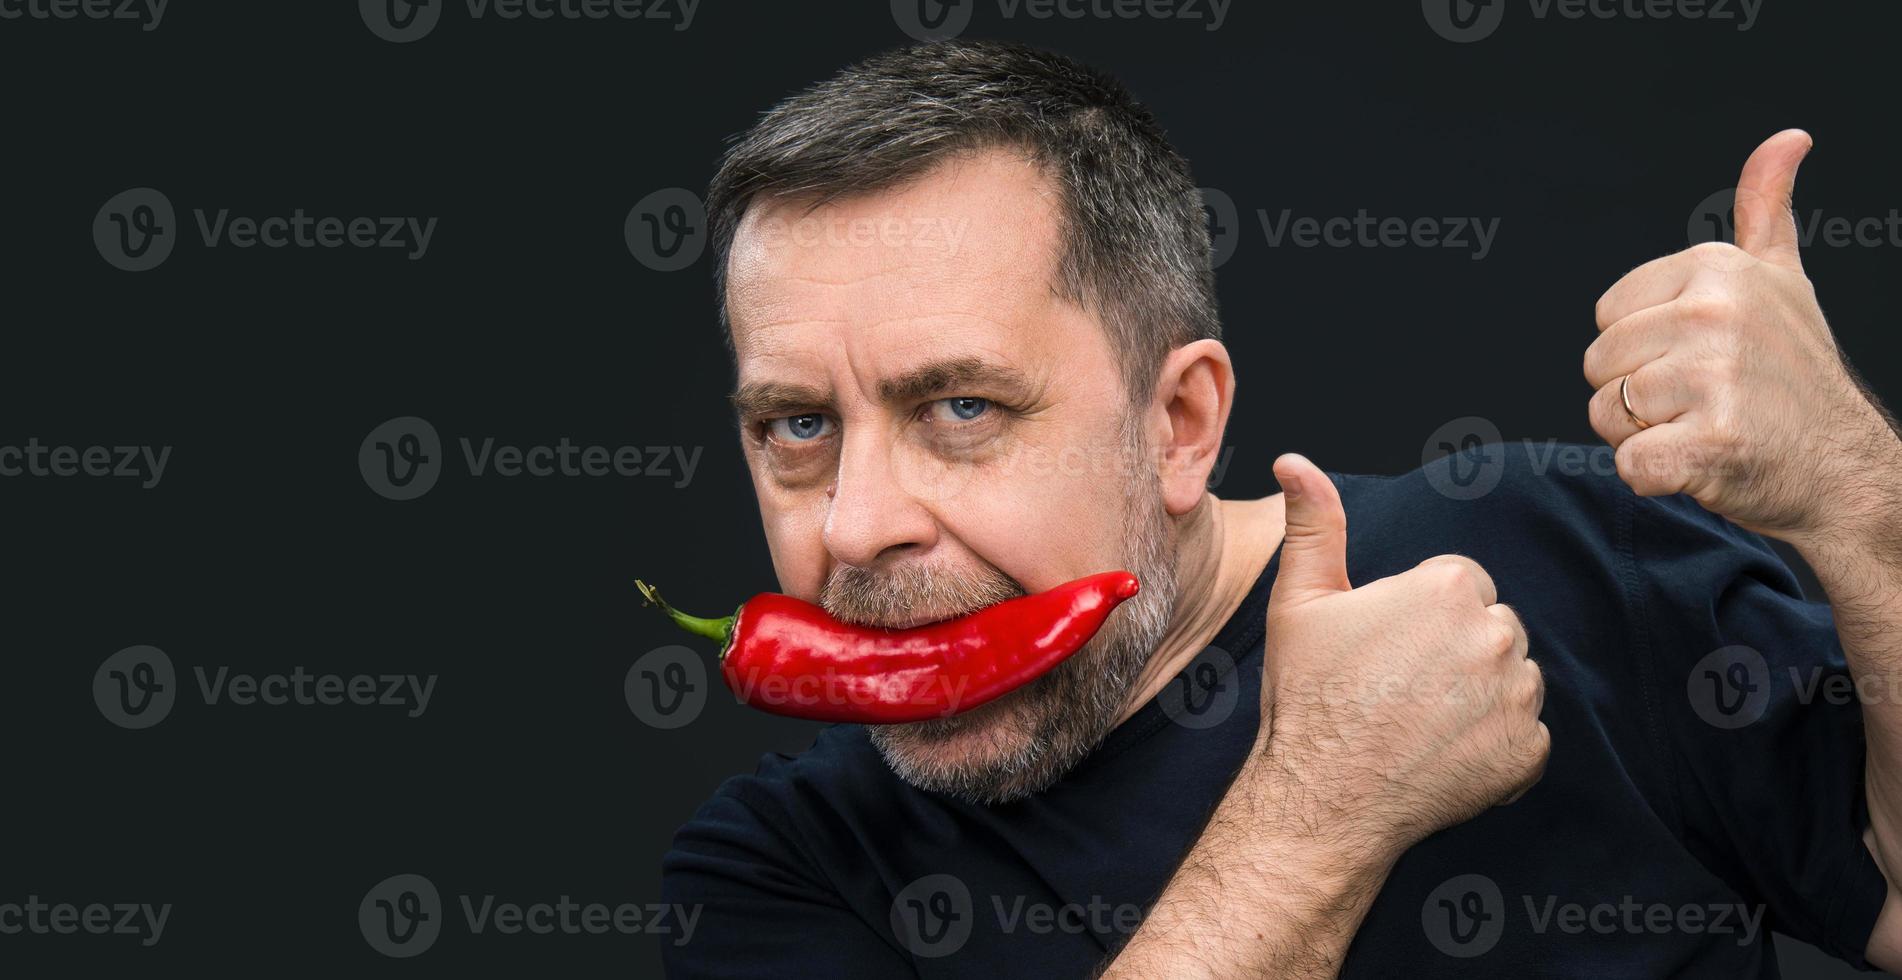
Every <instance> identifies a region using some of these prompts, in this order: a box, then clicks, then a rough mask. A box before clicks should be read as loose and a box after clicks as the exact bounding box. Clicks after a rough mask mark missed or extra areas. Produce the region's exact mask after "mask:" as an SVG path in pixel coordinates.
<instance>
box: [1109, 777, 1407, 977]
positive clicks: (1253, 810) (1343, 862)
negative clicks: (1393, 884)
mask: <svg viewBox="0 0 1902 980" xmlns="http://www.w3.org/2000/svg"><path fill="white" fill-rule="evenodd" d="M1399 852H1400V849H1399V848H1397V847H1395V846H1393V845H1392V844H1390V843H1388V842H1387V841H1385V840H1382V839H1380V838H1379V837H1378V836H1377V835H1373V834H1369V833H1364V832H1361V831H1358V830H1356V829H1354V824H1353V821H1352V819H1351V818H1350V817H1349V816H1348V815H1336V814H1332V813H1329V812H1326V810H1325V808H1324V807H1323V806H1321V805H1318V804H1317V802H1316V800H1315V799H1314V798H1313V797H1312V796H1311V795H1310V794H1308V793H1307V792H1305V790H1304V788H1303V787H1302V784H1301V782H1300V780H1299V777H1298V776H1297V775H1295V774H1294V773H1292V772H1290V771H1289V768H1288V767H1287V766H1285V765H1283V764H1281V763H1279V762H1276V761H1273V760H1270V759H1267V758H1265V757H1264V758H1258V759H1255V760H1251V761H1250V763H1249V764H1248V765H1247V766H1246V767H1244V769H1243V771H1242V773H1241V774H1240V775H1239V776H1237V777H1236V780H1235V782H1234V784H1233V785H1232V786H1231V788H1230V790H1229V792H1228V794H1227V795H1226V796H1225V797H1224V798H1223V799H1222V802H1221V803H1220V804H1219V805H1218V806H1217V807H1216V809H1215V812H1214V814H1213V815H1212V816H1211V818H1210V820H1209V823H1208V827H1207V828H1206V829H1205V830H1204V831H1203V833H1202V836H1201V838H1200V839H1199V840H1197V841H1196V843H1195V846H1194V847H1192V848H1191V849H1190V851H1189V854H1188V856H1187V857H1186V858H1185V859H1184V860H1183V862H1182V865H1181V867H1180V868H1178V869H1177V871H1176V874H1175V876H1174V877H1173V878H1171V879H1170V881H1169V885H1168V887H1167V888H1166V889H1164V891H1163V893H1162V896H1161V897H1160V898H1158V899H1157V900H1156V903H1155V905H1154V906H1153V907H1152V908H1151V910H1150V912H1149V915H1148V917H1147V918H1146V919H1145V920H1144V921H1143V925H1142V928H1141V929H1139V930H1138V931H1137V932H1136V934H1135V935H1134V936H1132V937H1130V940H1129V942H1128V943H1127V944H1126V945H1125V946H1124V947H1123V949H1122V951H1121V952H1120V953H1119V954H1118V955H1117V956H1116V958H1115V959H1114V960H1113V961H1112V962H1110V963H1109V964H1107V965H1106V967H1105V968H1104V970H1103V972H1102V973H1101V974H1100V976H1102V977H1104V978H1116V980H1120V978H1126V977H1156V976H1169V977H1191V978H1194V977H1234V976H1273V977H1278V978H1280V977H1333V976H1336V975H1337V974H1338V972H1339V970H1340V966H1341V961H1342V960H1343V959H1344V958H1345V957H1346V955H1347V948H1348V946H1349V944H1351V943H1352V942H1353V939H1354V933H1355V932H1356V931H1357V930H1359V928H1360V923H1361V920H1362V919H1363V918H1365V917H1366V915H1367V909H1368V908H1369V907H1370V906H1371V905H1372V904H1373V901H1374V896H1375V895H1377V894H1378V893H1379V891H1380V887H1381V885H1382V884H1383V883H1384V882H1385V881H1386V878H1387V873H1388V872H1389V871H1390V870H1391V869H1392V867H1393V862H1394V861H1395V860H1396V859H1397V858H1398V856H1399Z"/></svg>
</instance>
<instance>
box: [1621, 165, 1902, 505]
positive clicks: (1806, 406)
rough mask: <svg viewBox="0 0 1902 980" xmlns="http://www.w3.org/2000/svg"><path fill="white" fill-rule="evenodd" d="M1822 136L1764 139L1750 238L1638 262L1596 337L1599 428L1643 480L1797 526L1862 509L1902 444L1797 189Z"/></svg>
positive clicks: (1652, 489) (1746, 211)
mask: <svg viewBox="0 0 1902 980" xmlns="http://www.w3.org/2000/svg"><path fill="white" fill-rule="evenodd" d="M1809 149H1810V137H1809V134H1807V133H1804V132H1803V131H1802V130H1799V129H1789V130H1784V131H1783V132H1781V133H1778V134H1776V135H1775V136H1772V137H1770V138H1769V139H1768V140H1766V141H1764V143H1763V145H1762V146H1759V147H1757V150H1756V152H1755V153H1752V154H1751V155H1750V159H1749V160H1748V161H1747V162H1746V163H1745V164H1744V168H1743V176H1742V177H1741V178H1739V180H1738V183H1737V199H1736V206H1735V219H1736V221H1735V224H1736V231H1737V244H1736V245H1734V246H1732V245H1727V244H1724V243H1721V242H1711V243H1706V244H1703V245H1697V246H1694V247H1692V248H1689V249H1686V250H1684V251H1682V252H1679V253H1677V254H1675V255H1669V256H1666V257H1664V258H1661V259H1657V260H1655V261H1652V262H1649V263H1646V264H1644V265H1641V266H1639V267H1638V268H1636V269H1634V270H1632V271H1631V272H1630V273H1628V274H1626V275H1625V277H1624V278H1623V279H1620V280H1618V282H1617V284H1615V285H1613V286H1612V287H1611V289H1610V290H1608V291H1606V293H1605V295H1604V296H1602V297H1600V298H1599V300H1598V308H1597V320H1598V329H1599V330H1600V333H1599V336H1598V339H1597V340H1596V341H1594V342H1593V343H1592V345H1591V347H1590V348H1588V349H1587V350H1586V351H1585V379H1586V380H1587V381H1588V382H1590V383H1591V384H1592V386H1593V387H1595V388H1597V389H1598V390H1597V393H1596V394H1595V395H1593V397H1592V400H1591V406H1590V415H1591V422H1592V428H1593V429H1596V430H1597V431H1598V434H1599V435H1600V436H1603V437H1604V439H1605V441H1606V442H1608V443H1610V444H1611V445H1612V446H1613V447H1614V448H1615V449H1616V450H1617V454H1616V462H1617V467H1618V475H1619V476H1620V478H1622V479H1623V480H1624V481H1625V483H1626V484H1627V485H1629V486H1630V487H1631V489H1632V490H1634V491H1635V492H1637V493H1639V494H1641V495H1644V496H1654V495H1659V494H1672V493H1685V494H1689V495H1690V496H1691V497H1692V498H1694V499H1695V500H1696V501H1697V502H1698V503H1699V504H1702V505H1703V506H1704V508H1705V509H1706V510H1709V511H1711V512H1713V513H1716V514H1721V515H1722V516H1724V517H1726V518H1728V519H1730V520H1731V521H1732V522H1734V523H1736V524H1738V525H1741V526H1742V527H1744V528H1747V529H1749V530H1752V531H1756V532H1759V533H1762V534H1770V535H1773V536H1777V537H1781V538H1784V539H1785V540H1789V541H1792V542H1800V541H1801V539H1803V538H1805V537H1808V536H1813V535H1815V534H1817V533H1819V532H1826V531H1829V530H1831V529H1834V528H1837V527H1839V526H1840V525H1842V524H1843V522H1845V521H1848V520H1851V518H1852V514H1853V511H1854V509H1855V508H1856V507H1858V506H1861V505H1862V501H1863V499H1864V498H1865V497H1866V494H1862V493H1859V492H1858V490H1859V489H1860V488H1861V486H1862V485H1863V484H1865V483H1867V482H1868V480H1869V478H1870V474H1869V472H1868V467H1869V461H1868V460H1869V457H1870V456H1872V455H1875V456H1878V457H1879V458H1883V459H1893V458H1896V457H1897V455H1898V454H1897V453H1896V452H1895V450H1894V448H1893V447H1894V446H1895V443H1896V437H1895V433H1894V431H1893V430H1891V429H1890V428H1889V425H1888V423H1887V421H1886V420H1885V419H1884V418H1883V416H1882V413H1881V410H1880V409H1878V408H1877V407H1876V406H1875V404H1874V403H1873V402H1871V400H1870V399H1869V398H1868V397H1867V396H1866V395H1865V393H1864V391H1863V389H1862V388H1861V386H1860V385H1859V384H1857V382H1856V380H1855V379H1854V377H1853V376H1852V375H1851V373H1850V371H1849V368H1848V366H1847V364H1845V362H1844V361H1843V358H1842V355H1841V353H1840V352H1839V350H1838V349H1837V346H1836V340H1835V338H1834V337H1833V336H1831V334H1830V330H1829V324H1828V323H1826V322H1825V321H1824V319H1823V311H1822V308H1821V307H1819V306H1818V305H1817V302H1816V291H1815V289H1814V288H1813V287H1812V286H1811V284H1810V281H1809V278H1808V277H1807V276H1805V275H1804V274H1803V266H1802V263H1801V261H1800V260H1799V259H1798V256H1797V235H1796V219H1795V216H1794V215H1793V213H1792V211H1791V195H1792V194H1793V193H1794V189H1795V185H1796V169H1797V165H1798V164H1800V163H1801V162H1802V161H1803V157H1804V155H1806V154H1807V153H1808V152H1809ZM1627 375H1629V381H1628V382H1625V383H1626V384H1628V386H1629V388H1628V394H1629V398H1630V400H1631V412H1630V413H1627V412H1626V411H1625V405H1624V401H1623V399H1622V398H1621V395H1620V383H1621V381H1623V380H1624V379H1625V378H1626V376H1627ZM1632 415H1636V416H1637V417H1638V418H1639V419H1642V420H1644V421H1645V422H1647V423H1649V427H1648V428H1647V427H1642V426H1640V425H1639V424H1638V423H1637V422H1636V421H1633V419H1632ZM1885 477H1886V478H1888V479H1891V480H1893V479H1894V477H1892V476H1887V475H1886V474H1885Z"/></svg>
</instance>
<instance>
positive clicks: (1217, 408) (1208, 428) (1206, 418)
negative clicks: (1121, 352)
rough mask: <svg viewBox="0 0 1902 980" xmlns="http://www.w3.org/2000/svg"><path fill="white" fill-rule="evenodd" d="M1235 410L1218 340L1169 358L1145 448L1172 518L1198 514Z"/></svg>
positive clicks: (1231, 376) (1230, 372)
mask: <svg viewBox="0 0 1902 980" xmlns="http://www.w3.org/2000/svg"><path fill="white" fill-rule="evenodd" d="M1234 404H1235V366H1234V364H1233V362H1231V361H1230V360H1229V357H1228V348H1227V347H1226V346H1224V345H1223V344H1222V342H1221V341H1219V340H1197V341H1195V342H1193V343H1189V344H1185V345H1183V346H1181V347H1178V348H1176V349H1175V350H1173V351H1170V352H1169V356H1168V357H1167V358H1165V359H1164V360H1163V362H1162V371H1161V373H1160V374H1159V375H1158V376H1157V379H1156V391H1155V394H1154V395H1153V396H1152V397H1151V400H1150V403H1149V411H1148V425H1149V445H1150V447H1151V451H1152V453H1153V456H1152V459H1153V461H1154V463H1155V465H1156V473H1157V477H1158V478H1159V479H1160V480H1161V484H1162V496H1163V504H1164V506H1166V507H1167V508H1168V509H1169V514H1170V516H1172V517H1173V516H1181V515H1183V514H1186V513H1188V512H1189V511H1191V510H1194V509H1195V508H1196V505H1198V504H1200V503H1201V502H1202V499H1203V498H1204V497H1206V496H1207V495H1208V492H1209V474H1210V473H1211V472H1213V471H1214V469H1215V466H1216V464H1217V463H1218V462H1220V461H1221V460H1220V456H1221V451H1222V433H1223V432H1224V431H1226V430H1227V428H1228V413H1229V409H1230V408H1232V407H1234Z"/></svg>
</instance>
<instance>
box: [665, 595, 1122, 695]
mask: <svg viewBox="0 0 1902 980" xmlns="http://www.w3.org/2000/svg"><path fill="white" fill-rule="evenodd" d="M634 584H635V585H637V586H639V587H640V590H641V595H643V596H645V597H647V599H648V600H650V601H652V602H653V603H655V604H657V605H659V606H660V608H661V611H662V612H665V613H666V614H667V615H668V616H669V617H671V618H672V619H673V621H674V622H675V624H677V625H679V626H680V628H681V629H684V630H686V631H687V632H689V633H693V634H695V635H697V636H705V637H708V638H710V639H715V640H719V641H720V673H721V675H722V676H724V677H725V678H726V684H727V687H728V689H730V690H731V691H732V692H733V693H734V694H735V695H737V696H738V697H739V699H740V700H741V701H742V702H744V703H746V704H749V705H752V706H753V707H755V708H759V709H760V710H762V711H768V712H771V713H773V714H778V715H789V716H791V717H794V718H810V719H813V720H816V721H844V722H862V723H866V724H874V725H888V724H894V723H898V722H907V721H922V720H924V719H927V718H943V717H946V716H949V715H954V714H958V713H959V712H963V711H969V710H971V709H972V708H975V707H978V706H979V705H982V704H985V703H987V702H989V701H991V700H993V699H996V698H998V697H1001V696H1003V695H1005V694H1009V693H1010V692H1011V691H1014V690H1016V689H1017V688H1018V687H1020V686H1022V685H1024V684H1027V683H1029V682H1031V681H1033V680H1036V679H1037V678H1038V677H1041V676H1043V674H1044V672H1045V671H1048V670H1049V669H1050V668H1052V667H1055V666H1056V665H1057V664H1059V663H1061V662H1063V660H1064V658H1066V657H1068V656H1070V655H1071V654H1073V653H1075V652H1076V651H1077V650H1078V649H1079V648H1081V647H1082V646H1083V644H1084V643H1086V642H1088V641H1089V639H1090V637H1092V636H1095V635H1096V631H1097V630H1098V629H1101V628H1102V626H1103V621H1104V620H1106V619H1108V618H1109V614H1110V610H1112V609H1115V608H1116V606H1117V605H1118V604H1120V603H1121V602H1122V601H1123V600H1124V599H1127V598H1129V597H1130V596H1133V595H1135V594H1136V591H1137V590H1138V589H1139V588H1140V587H1141V586H1140V584H1139V583H1138V582H1137V581H1136V576H1134V575H1132V574H1130V573H1129V572H1123V571H1116V572H1102V573H1099V574H1096V575H1091V576H1088V577H1086V578H1080V579H1077V580H1076V581H1074V582H1069V583H1066V584H1064V585H1060V586H1057V587H1056V588H1054V589H1051V590H1049V591H1047V592H1039V593H1036V594H1035V595H1025V596H1017V597H1016V598H1013V599H1006V600H1004V601H1003V602H999V603H996V604H993V605H990V606H986V607H984V608H983V609H979V610H978V611H976V612H974V613H971V614H969V615H967V616H960V617H958V618H956V619H947V620H944V621H943V622H938V623H928V624H926V625H924V626H919V627H916V628H914V629H904V630H895V629H884V628H881V627H876V626H873V627H867V626H851V625H847V624H845V623H841V622H839V621H838V620H836V619H833V618H832V617H831V615H829V614H827V613H826V611H825V610H824V609H822V608H820V607H819V606H815V605H813V604H812V603H810V602H805V601H802V600H799V599H795V598H793V597H792V596H788V595H781V594H779V593H777V592H762V593H760V594H759V595H756V596H754V597H753V598H751V599H749V600H747V601H746V603H745V604H744V605H742V606H740V608H739V610H738V611H737V612H735V613H734V614H733V615H731V616H726V617H723V618H721V619H702V618H701V617H699V616H689V615H687V614H686V613H683V612H680V611H679V610H676V609H675V608H673V607H672V606H670V605H668V604H667V603H666V602H664V601H663V600H662V599H661V597H660V593H659V592H657V591H655V589H654V587H653V586H651V585H648V584H647V583H646V582H642V581H639V580H636V581H635V583H634Z"/></svg>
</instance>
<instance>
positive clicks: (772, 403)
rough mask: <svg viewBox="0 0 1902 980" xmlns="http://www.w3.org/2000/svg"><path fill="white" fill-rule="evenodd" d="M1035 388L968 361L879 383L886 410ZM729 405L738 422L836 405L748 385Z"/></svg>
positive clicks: (786, 389) (812, 393)
mask: <svg viewBox="0 0 1902 980" xmlns="http://www.w3.org/2000/svg"><path fill="white" fill-rule="evenodd" d="M1032 387H1033V386H1032V385H1031V383H1030V379H1029V378H1027V377H1025V376H1024V374H1023V372H1021V371H1018V370H1017V369H1016V368H1013V367H1008V366H1006V365H1003V364H997V363H994V362H991V361H987V360H984V359H983V358H981V357H973V356H968V355H967V356H964V357H950V358H944V359H941V360H936V361H928V362H926V363H924V364H921V365H919V366H918V367H915V368H913V369H911V370H909V371H906V372H905V373H903V374H900V375H898V376H896V377H891V378H885V379H883V380H881V381H879V383H878V397H879V400H880V401H883V402H885V403H886V404H904V403H907V402H914V401H921V400H924V399H927V398H931V397H933V396H944V395H951V394H957V393H959V392H962V391H968V390H982V391H996V392H1000V393H1002V394H1004V395H1005V396H1007V397H1014V398H1018V399H1026V400H1027V399H1028V396H1029V393H1030V392H1031V390H1032ZM727 401H728V402H730V403H731V404H732V406H733V414H734V417H736V418H738V419H741V420H745V419H757V418H771V417H777V416H782V415H798V414H800V413H802V412H810V411H813V410H815V409H821V408H826V407H828V406H830V405H831V403H832V395H831V392H829V391H826V390H825V389H823V388H818V387H815V386H813V385H805V384H795V383H791V382H785V381H749V382H747V383H746V384H743V385H740V386H739V387H738V388H737V389H735V390H734V392H733V393H732V394H730V395H728V396H727Z"/></svg>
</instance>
